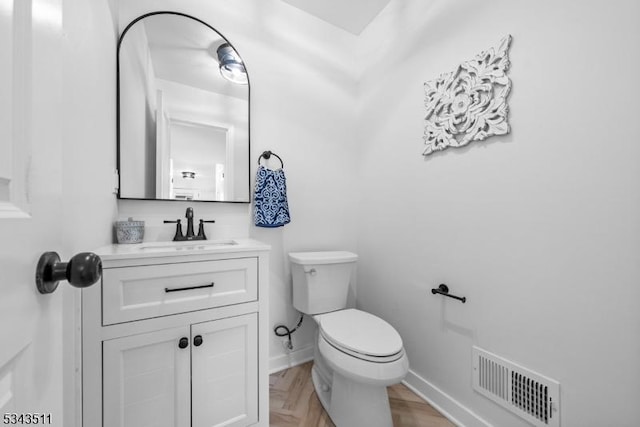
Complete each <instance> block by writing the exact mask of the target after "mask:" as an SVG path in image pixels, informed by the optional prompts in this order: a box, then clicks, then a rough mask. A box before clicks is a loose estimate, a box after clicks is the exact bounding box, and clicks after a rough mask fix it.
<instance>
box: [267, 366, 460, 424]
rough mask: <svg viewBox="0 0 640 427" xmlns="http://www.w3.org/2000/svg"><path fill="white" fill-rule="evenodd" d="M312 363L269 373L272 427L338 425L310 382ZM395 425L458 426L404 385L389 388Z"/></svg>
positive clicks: (270, 422) (270, 421)
mask: <svg viewBox="0 0 640 427" xmlns="http://www.w3.org/2000/svg"><path fill="white" fill-rule="evenodd" d="M311 366H312V362H307V363H304V364H302V365H299V366H295V367H293V368H290V369H285V370H284V371H280V372H276V373H275V374H271V375H270V376H269V426H270V427H335V426H334V424H333V422H331V419H330V418H329V415H327V413H326V412H325V411H324V409H323V408H322V404H321V403H320V400H318V397H317V396H316V393H315V390H314V389H313V382H312V381H311ZM388 393H389V402H390V405H391V415H392V417H393V425H394V427H455V425H454V424H452V423H451V422H450V421H449V420H447V419H446V418H445V417H443V416H442V415H441V414H440V413H439V412H438V411H436V410H435V409H433V408H432V407H431V406H430V405H429V404H428V403H427V402H425V401H424V400H422V399H421V398H420V397H418V396H417V395H416V394H415V393H413V392H412V391H411V390H409V389H408V388H407V387H406V386H405V385H403V384H396V385H393V386H391V387H389V388H388Z"/></svg>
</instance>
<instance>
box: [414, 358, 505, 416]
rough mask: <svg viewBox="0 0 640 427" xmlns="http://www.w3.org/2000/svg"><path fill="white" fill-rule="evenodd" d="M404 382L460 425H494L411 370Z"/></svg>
mask: <svg viewBox="0 0 640 427" xmlns="http://www.w3.org/2000/svg"><path fill="white" fill-rule="evenodd" d="M402 383H403V384H404V385H406V386H407V387H409V388H410V389H411V390H412V391H413V392H414V393H416V394H417V395H418V396H420V397H421V398H423V399H424V400H426V401H427V402H429V404H430V405H431V406H433V407H434V409H436V410H437V411H438V412H440V413H441V414H442V415H443V416H445V417H446V418H447V419H448V420H449V421H451V422H452V423H454V424H455V425H457V426H458V427H493V426H492V425H491V424H489V423H488V422H486V421H485V420H483V419H482V418H480V417H479V416H478V415H476V414H475V413H473V411H471V410H470V409H469V408H467V407H466V406H464V405H462V404H461V403H460V402H458V401H457V400H455V399H454V398H453V397H451V396H449V395H448V394H447V393H445V392H444V391H442V390H440V389H439V388H438V387H436V386H435V385H433V384H431V383H430V382H429V381H427V380H426V379H424V378H422V377H421V376H420V375H418V374H416V373H415V372H413V371H411V370H410V371H409V373H408V374H407V376H406V377H405V379H404V381H402Z"/></svg>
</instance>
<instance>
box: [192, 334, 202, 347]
mask: <svg viewBox="0 0 640 427" xmlns="http://www.w3.org/2000/svg"><path fill="white" fill-rule="evenodd" d="M201 344H202V335H196V336H195V337H193V345H195V346H196V347H200V345H201Z"/></svg>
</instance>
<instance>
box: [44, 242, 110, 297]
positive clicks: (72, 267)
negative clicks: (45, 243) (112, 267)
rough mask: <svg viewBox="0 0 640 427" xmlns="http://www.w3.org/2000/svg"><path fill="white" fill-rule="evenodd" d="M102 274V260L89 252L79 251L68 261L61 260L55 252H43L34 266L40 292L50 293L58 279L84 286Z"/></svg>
mask: <svg viewBox="0 0 640 427" xmlns="http://www.w3.org/2000/svg"><path fill="white" fill-rule="evenodd" d="M100 276H102V260H101V259H100V257H99V256H98V255H96V254H94V253H91V252H81V253H79V254H77V255H75V256H73V257H72V258H71V259H70V260H69V262H61V261H60V256H59V255H58V254H57V253H56V252H45V253H43V254H42V256H40V260H38V266H37V267H36V286H37V288H38V291H40V293H41V294H50V293H51V292H53V291H55V290H56V288H57V287H58V282H59V281H60V280H67V281H68V282H69V283H70V284H71V285H72V286H74V287H76V288H86V287H87V286H91V285H93V284H94V283H96V282H97V281H98V280H99V279H100Z"/></svg>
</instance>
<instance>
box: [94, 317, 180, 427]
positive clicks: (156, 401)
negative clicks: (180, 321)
mask: <svg viewBox="0 0 640 427" xmlns="http://www.w3.org/2000/svg"><path fill="white" fill-rule="evenodd" d="M190 341H191V340H190V337H189V327H188V326H183V327H179V328H172V329H163V330H160V331H156V332H150V333H147V334H141V335H133V336H129V337H124V338H116V339H112V340H108V341H105V342H104V343H103V346H102V351H103V355H102V360H103V406H104V408H105V411H104V412H103V419H104V423H103V425H104V426H105V427H188V426H190V425H191V420H190V416H191V405H190V403H191V402H190V399H189V392H190V386H191V384H190V378H189V376H190V360H189V359H190V349H191V342H190Z"/></svg>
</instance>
